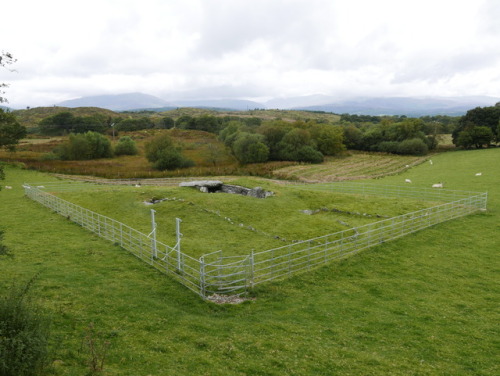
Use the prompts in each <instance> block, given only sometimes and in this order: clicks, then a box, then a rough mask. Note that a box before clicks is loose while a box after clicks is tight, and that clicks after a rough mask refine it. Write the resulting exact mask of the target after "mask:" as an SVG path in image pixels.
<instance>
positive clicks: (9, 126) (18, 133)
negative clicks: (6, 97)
mask: <svg viewBox="0 0 500 376" xmlns="http://www.w3.org/2000/svg"><path fill="white" fill-rule="evenodd" d="M26 134H27V131H26V127H24V126H22V125H20V124H19V123H18V121H17V119H16V117H15V116H14V115H13V114H12V113H10V112H5V111H4V110H2V109H0V147H2V146H6V147H7V148H9V149H11V150H15V147H16V145H17V144H18V143H19V140H21V139H22V138H24V137H26Z"/></svg>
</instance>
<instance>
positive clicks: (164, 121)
mask: <svg viewBox="0 0 500 376" xmlns="http://www.w3.org/2000/svg"><path fill="white" fill-rule="evenodd" d="M173 127H175V121H174V119H172V118H171V117H170V116H165V117H162V118H161V120H160V124H159V128H163V129H171V128H173Z"/></svg>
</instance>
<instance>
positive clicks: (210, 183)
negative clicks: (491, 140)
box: [179, 180, 274, 198]
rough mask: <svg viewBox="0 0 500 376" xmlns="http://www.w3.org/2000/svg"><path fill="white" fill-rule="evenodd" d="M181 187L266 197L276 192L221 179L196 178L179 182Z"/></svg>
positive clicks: (207, 191) (208, 191) (206, 191)
mask: <svg viewBox="0 0 500 376" xmlns="http://www.w3.org/2000/svg"><path fill="white" fill-rule="evenodd" d="M179 187H193V188H196V189H198V190H199V191H200V192H203V193H231V194H237V195H242V196H250V197H255V198H266V197H270V196H273V195H274V192H271V191H266V190H264V189H262V188H261V187H255V188H246V187H242V186H240V185H231V184H224V183H223V182H221V181H220V180H196V181H187V182H182V183H180V184H179Z"/></svg>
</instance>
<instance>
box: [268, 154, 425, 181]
mask: <svg viewBox="0 0 500 376" xmlns="http://www.w3.org/2000/svg"><path fill="white" fill-rule="evenodd" d="M350 153H351V154H350V155H348V156H344V157H328V158H326V160H325V162H324V163H321V164H318V165H312V164H300V165H295V166H287V167H283V168H280V169H276V170H274V171H273V174H274V175H275V176H276V177H280V178H283V179H293V180H300V181H303V182H308V183H316V182H332V181H342V180H359V179H374V178H380V177H383V176H387V175H393V174H397V173H401V172H403V171H404V170H406V169H408V168H409V167H413V166H416V165H418V164H420V163H422V162H423V161H425V160H427V159H429V158H430V157H429V156H425V157H416V156H401V155H395V154H384V153H368V152H356V151H351V152H350Z"/></svg>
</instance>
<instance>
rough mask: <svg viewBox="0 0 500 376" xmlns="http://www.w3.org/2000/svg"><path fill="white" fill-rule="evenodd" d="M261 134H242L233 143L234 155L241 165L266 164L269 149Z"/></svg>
mask: <svg viewBox="0 0 500 376" xmlns="http://www.w3.org/2000/svg"><path fill="white" fill-rule="evenodd" d="M264 142H265V138H264V136H262V135H260V134H252V133H246V132H241V133H239V136H238V138H237V139H236V140H235V141H234V143H233V153H234V156H235V157H236V159H238V161H239V162H240V163H259V162H266V161H267V159H268V158H269V148H268V147H267V145H266V144H265V143H264Z"/></svg>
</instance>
